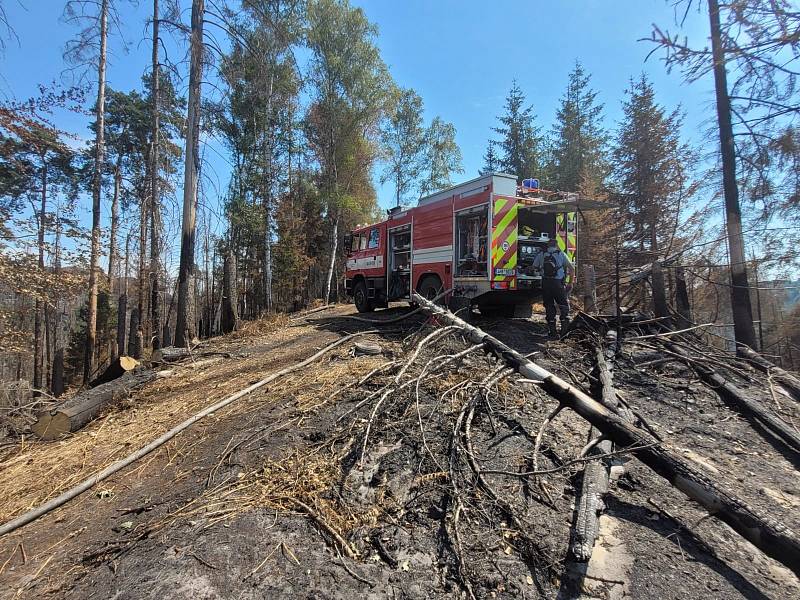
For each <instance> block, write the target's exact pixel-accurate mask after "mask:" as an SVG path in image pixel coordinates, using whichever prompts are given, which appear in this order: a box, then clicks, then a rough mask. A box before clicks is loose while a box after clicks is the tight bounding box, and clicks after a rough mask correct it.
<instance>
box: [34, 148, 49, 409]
mask: <svg viewBox="0 0 800 600" xmlns="http://www.w3.org/2000/svg"><path fill="white" fill-rule="evenodd" d="M46 213H47V162H46V156H44V155H43V156H42V189H41V202H40V204H39V219H38V223H37V224H38V226H39V231H38V232H37V233H38V236H37V243H38V246H39V262H38V267H39V271H40V273H41V275H44V230H45V223H46ZM42 293H43V290H42V291H41V292H40V293H39V294H37V295H36V305H35V307H34V311H35V312H34V315H33V396H34V397H37V396H39V394H40V391H41V389H42V354H43V353H42V311H43V308H44V303H43V302H42Z"/></svg>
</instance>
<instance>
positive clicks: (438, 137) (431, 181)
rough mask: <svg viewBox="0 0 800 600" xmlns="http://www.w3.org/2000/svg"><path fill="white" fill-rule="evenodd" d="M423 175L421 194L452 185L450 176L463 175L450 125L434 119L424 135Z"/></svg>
mask: <svg viewBox="0 0 800 600" xmlns="http://www.w3.org/2000/svg"><path fill="white" fill-rule="evenodd" d="M425 138H426V143H425V173H424V178H423V180H422V184H421V186H420V191H421V192H422V194H430V193H433V192H435V191H437V190H441V189H444V188H446V187H448V186H450V185H453V181H452V179H451V175H452V174H453V173H463V172H464V168H463V167H462V166H461V150H460V149H459V147H458V144H457V143H456V128H455V127H454V126H453V124H452V123H447V122H446V121H443V120H442V119H441V118H440V117H435V118H434V119H433V121H432V122H431V126H430V127H429V128H428V131H427V132H426V134H425Z"/></svg>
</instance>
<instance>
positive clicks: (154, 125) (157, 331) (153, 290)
mask: <svg viewBox="0 0 800 600" xmlns="http://www.w3.org/2000/svg"><path fill="white" fill-rule="evenodd" d="M158 19H159V12H158V0H153V57H152V71H153V72H152V81H151V84H150V88H151V89H150V94H151V96H152V106H151V108H150V119H151V132H150V136H151V144H152V148H151V151H150V161H151V164H150V320H151V323H152V327H151V331H152V334H151V335H152V348H153V350H158V348H160V347H161V343H160V336H161V300H160V296H159V287H158V280H159V272H160V269H159V266H158V252H159V247H160V246H161V240H160V239H159V233H160V231H159V227H160V225H161V194H160V191H159V185H158V183H159V172H160V169H161V166H160V164H159V153H158V150H159V148H158V143H159V140H158V136H159V122H158V102H159V85H160V74H159V69H158V25H159V22H158Z"/></svg>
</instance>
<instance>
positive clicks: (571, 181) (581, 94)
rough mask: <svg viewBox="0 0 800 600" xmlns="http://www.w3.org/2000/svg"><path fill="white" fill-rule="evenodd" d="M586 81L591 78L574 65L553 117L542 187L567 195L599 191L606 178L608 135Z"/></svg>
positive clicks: (599, 107)
mask: <svg viewBox="0 0 800 600" xmlns="http://www.w3.org/2000/svg"><path fill="white" fill-rule="evenodd" d="M590 81H591V76H590V75H589V74H588V73H586V71H585V70H584V68H583V66H582V65H581V64H580V63H579V62H576V63H575V68H574V69H573V70H572V71H571V72H570V74H569V80H568V83H567V90H566V92H565V93H564V95H563V96H562V97H561V103H560V106H559V109H558V112H557V113H556V123H555V125H554V126H553V132H552V140H551V148H550V156H549V163H550V164H549V166H548V173H547V177H546V187H555V188H557V189H560V190H567V191H579V190H580V191H584V190H586V188H587V186H590V187H593V188H595V189H600V188H602V187H603V183H604V182H605V179H606V176H607V175H608V171H609V166H608V163H607V160H606V146H607V141H608V134H607V133H606V132H605V131H604V130H603V128H602V126H601V125H600V123H602V122H603V105H602V104H598V102H597V92H595V91H594V90H592V89H591V87H590V85H589V84H590Z"/></svg>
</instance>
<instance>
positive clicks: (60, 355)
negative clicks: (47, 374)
mask: <svg viewBox="0 0 800 600" xmlns="http://www.w3.org/2000/svg"><path fill="white" fill-rule="evenodd" d="M50 390H51V392H52V394H53V396H54V397H56V398H59V397H61V394H63V393H64V349H63V348H58V347H57V348H56V351H55V352H54V353H53V376H52V382H51V384H50Z"/></svg>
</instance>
